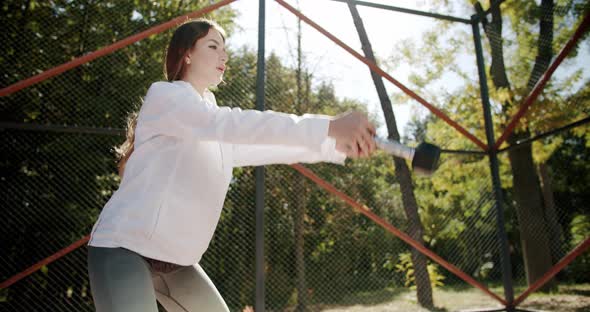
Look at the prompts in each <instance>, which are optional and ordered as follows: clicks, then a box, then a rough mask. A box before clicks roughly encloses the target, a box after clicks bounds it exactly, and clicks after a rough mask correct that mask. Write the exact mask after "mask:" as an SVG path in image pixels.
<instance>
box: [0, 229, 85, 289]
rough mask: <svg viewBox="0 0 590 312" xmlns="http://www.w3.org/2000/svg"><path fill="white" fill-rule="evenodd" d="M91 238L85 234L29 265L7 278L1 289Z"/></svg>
mask: <svg viewBox="0 0 590 312" xmlns="http://www.w3.org/2000/svg"><path fill="white" fill-rule="evenodd" d="M89 239H90V235H87V236H84V237H83V238H81V239H79V240H78V241H76V242H74V243H73V244H71V245H70V246H68V247H66V248H64V249H62V250H60V251H58V252H56V253H54V254H53V255H51V256H49V257H47V258H45V259H43V260H41V261H39V262H37V263H36V264H35V265H32V266H31V267H29V268H28V269H26V270H24V271H22V272H20V273H18V274H15V275H14V276H12V277H11V278H9V279H7V280H5V281H4V282H2V284H0V289H4V288H7V287H9V286H10V285H12V284H14V283H16V282H18V281H20V280H21V279H23V278H25V277H27V276H29V275H31V274H33V273H35V272H36V271H37V270H39V269H40V268H41V267H43V266H44V265H48V264H50V263H51V262H53V261H55V260H57V259H59V258H61V257H63V256H65V255H67V254H68V253H70V252H72V251H74V250H75V249H77V248H78V247H80V246H82V245H84V244H86V242H88V240H89Z"/></svg>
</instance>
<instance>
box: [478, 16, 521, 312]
mask: <svg viewBox="0 0 590 312" xmlns="http://www.w3.org/2000/svg"><path fill="white" fill-rule="evenodd" d="M479 22H480V20H479V17H478V16H477V15H472V16H471V28H472V31H473V41H474V45H475V55H476V60H477V71H478V74H479V89H480V93H481V104H482V106H483V116H484V122H485V130H486V139H487V143H488V150H487V152H488V158H489V160H490V172H491V174H492V185H493V188H494V199H495V203H494V206H495V208H496V221H497V235H498V240H499V241H500V263H501V266H502V281H503V284H504V299H506V302H507V304H508V306H507V307H506V309H507V311H514V306H513V302H514V289H513V285H512V268H511V264H510V251H509V249H508V237H507V235H506V229H505V228H504V209H503V208H502V203H503V199H502V185H501V182H500V173H499V170H498V151H497V150H496V149H495V147H494V146H495V139H494V124H493V122H492V114H491V111H490V98H489V93H488V82H487V77H486V70H485V64H484V58H483V49H482V45H481V35H480V33H479Z"/></svg>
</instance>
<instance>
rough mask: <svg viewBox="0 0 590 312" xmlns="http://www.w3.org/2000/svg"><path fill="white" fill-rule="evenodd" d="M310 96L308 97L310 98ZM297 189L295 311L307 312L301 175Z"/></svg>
mask: <svg viewBox="0 0 590 312" xmlns="http://www.w3.org/2000/svg"><path fill="white" fill-rule="evenodd" d="M301 68H302V62H301V19H298V20H297V71H296V76H297V77H296V80H297V98H296V110H297V113H299V114H301V113H302V111H303V107H302V104H303V102H304V99H303V92H302V91H303V88H302V79H301ZM308 97H309V96H306V98H308ZM294 183H295V188H294V192H293V194H294V195H295V218H293V221H294V228H295V273H296V279H297V307H296V309H295V311H306V310H307V287H306V285H305V254H304V243H305V240H304V237H303V234H304V229H305V206H306V198H307V196H306V195H305V194H306V192H305V177H303V176H302V175H300V174H297V175H296V176H295V181H294Z"/></svg>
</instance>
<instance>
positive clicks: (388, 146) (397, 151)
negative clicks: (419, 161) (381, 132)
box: [375, 137, 416, 160]
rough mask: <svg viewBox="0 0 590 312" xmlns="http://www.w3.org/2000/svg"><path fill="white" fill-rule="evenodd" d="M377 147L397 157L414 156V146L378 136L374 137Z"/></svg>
mask: <svg viewBox="0 0 590 312" xmlns="http://www.w3.org/2000/svg"><path fill="white" fill-rule="evenodd" d="M375 143H376V144H377V147H378V148H380V149H382V150H384V151H386V152H387V153H389V154H392V155H394V156H397V157H401V158H405V159H407V160H412V159H413V158H414V153H415V152H416V149H415V148H411V147H409V146H406V145H403V144H401V143H400V142H397V141H394V140H388V139H384V138H380V137H375Z"/></svg>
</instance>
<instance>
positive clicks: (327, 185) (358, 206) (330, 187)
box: [291, 164, 508, 306]
mask: <svg viewBox="0 0 590 312" xmlns="http://www.w3.org/2000/svg"><path fill="white" fill-rule="evenodd" d="M291 167H293V168H294V169H295V170H297V171H299V173H301V174H302V175H304V176H306V177H307V178H309V179H310V180H312V181H313V182H315V183H316V184H318V185H319V186H320V187H322V188H323V189H325V190H326V191H328V192H330V193H332V194H333V195H335V196H336V197H339V198H340V199H342V200H343V201H344V202H346V203H347V204H349V205H351V206H352V207H353V208H355V209H356V210H357V211H359V212H360V213H362V214H364V215H365V216H366V217H368V218H369V219H371V220H373V221H374V222H375V223H377V224H379V225H380V226H382V227H383V228H384V229H386V230H387V231H389V232H391V233H392V234H393V235H395V236H397V237H399V238H400V239H401V240H403V241H404V242H406V243H407V244H408V245H410V246H412V247H414V248H416V249H417V250H418V251H419V252H421V253H422V254H424V255H426V256H428V257H429V258H430V259H432V260H434V261H435V262H437V263H438V264H440V265H441V266H442V267H444V268H445V269H447V270H449V271H450V272H452V273H453V274H455V275H456V276H457V277H459V278H460V279H462V280H464V281H465V282H467V283H469V284H471V285H472V286H474V287H476V288H478V289H480V290H481V291H483V292H484V293H486V294H488V295H489V296H490V297H492V298H494V299H496V300H497V301H499V302H500V303H502V304H503V305H504V306H507V305H508V303H507V302H506V300H504V299H502V298H501V297H500V296H498V295H496V294H495V293H493V292H492V291H490V290H489V289H488V288H487V287H486V286H485V285H483V284H481V283H480V282H478V281H476V280H475V279H474V278H472V277H471V276H469V275H468V274H467V273H465V272H463V271H461V270H460V269H459V268H457V267H456V266H454V265H452V264H451V263H449V262H447V261H446V260H445V259H443V258H441V257H440V256H439V255H437V254H436V253H434V252H433V251H431V250H430V249H428V248H426V247H424V246H423V245H421V244H420V243H418V242H417V241H415V240H414V239H412V238H411V237H410V236H409V235H408V234H406V233H404V232H402V231H400V230H399V229H397V228H396V227H394V226H393V225H391V224H390V223H388V222H387V221H385V220H383V219H381V218H380V217H379V216H377V215H376V214H374V213H373V212H371V210H370V209H369V208H368V207H367V206H365V205H362V204H360V203H358V202H356V201H355V200H354V199H352V198H351V197H349V196H348V195H346V194H344V193H342V192H340V191H339V190H338V189H336V187H334V186H333V185H332V184H330V183H328V182H326V181H324V180H323V179H322V178H320V177H318V176H317V175H315V173H313V172H312V171H311V170H309V169H307V168H305V167H304V166H302V165H300V164H295V165H291Z"/></svg>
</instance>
